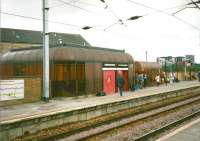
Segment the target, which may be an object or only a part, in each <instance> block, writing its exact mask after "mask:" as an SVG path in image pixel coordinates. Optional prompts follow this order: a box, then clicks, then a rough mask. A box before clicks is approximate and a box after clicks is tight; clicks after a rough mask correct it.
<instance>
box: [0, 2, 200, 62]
mask: <svg viewBox="0 0 200 141" xmlns="http://www.w3.org/2000/svg"><path fill="white" fill-rule="evenodd" d="M62 1H64V2H65V4H64V3H63V2H62ZM105 1H106V4H105V3H102V2H101V1H100V0H49V6H50V11H49V20H50V21H54V22H57V23H49V26H50V27H49V30H50V32H63V33H76V34H81V35H82V36H83V37H84V38H85V39H86V40H88V42H89V43H90V44H91V45H93V46H100V47H108V48H116V49H125V50H126V52H128V53H130V54H131V55H132V56H133V57H134V58H135V60H143V61H145V52H146V51H147V55H148V61H156V58H157V57H158V56H184V55H186V54H194V55H195V59H196V61H197V62H199V63H200V55H199V54H200V10H199V9H194V8H187V9H185V10H183V11H181V12H179V13H177V14H176V15H175V17H174V16H172V15H171V14H172V13H174V12H176V11H178V10H180V9H182V8H183V5H184V4H186V3H188V2H190V0H105ZM131 1H132V2H131ZM106 5H107V6H106ZM105 7H107V8H105ZM153 8H154V9H153ZM41 9H42V0H1V11H2V12H4V14H1V27H7V28H18V29H27V30H42V21H41V20H35V19H28V18H22V17H17V16H11V15H7V14H5V13H9V14H15V15H21V16H25V17H26V16H27V17H33V18H37V19H41V18H42V10H41ZM161 10H162V12H161ZM136 15H137V16H143V17H141V18H139V19H137V20H134V21H128V20H127V19H128V18H130V17H131V16H136ZM119 19H122V21H123V24H120V23H117V21H118V20H119ZM58 22H59V23H63V24H59V23H58ZM113 23H117V24H115V25H113V26H111V27H109V26H110V25H112V24H113ZM84 26H91V27H93V28H91V29H89V30H87V31H86V30H82V29H81V27H84ZM108 27H109V28H108Z"/></svg>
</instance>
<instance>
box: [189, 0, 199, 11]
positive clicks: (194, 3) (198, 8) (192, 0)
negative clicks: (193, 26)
mask: <svg viewBox="0 0 200 141" xmlns="http://www.w3.org/2000/svg"><path fill="white" fill-rule="evenodd" d="M191 2H192V4H194V5H195V6H196V8H198V9H200V7H199V6H198V4H196V2H194V1H193V0H191Z"/></svg>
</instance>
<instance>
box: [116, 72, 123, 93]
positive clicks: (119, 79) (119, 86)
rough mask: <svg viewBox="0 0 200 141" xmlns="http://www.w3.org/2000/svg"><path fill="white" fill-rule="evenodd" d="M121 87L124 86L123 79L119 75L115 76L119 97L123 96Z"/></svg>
mask: <svg viewBox="0 0 200 141" xmlns="http://www.w3.org/2000/svg"><path fill="white" fill-rule="evenodd" d="M123 85H124V82H123V78H122V76H121V75H119V74H118V75H117V86H118V88H119V92H120V96H123V94H122V93H123Z"/></svg>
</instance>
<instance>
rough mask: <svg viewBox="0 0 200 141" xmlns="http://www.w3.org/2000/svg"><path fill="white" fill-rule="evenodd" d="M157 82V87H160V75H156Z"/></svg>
mask: <svg viewBox="0 0 200 141" xmlns="http://www.w3.org/2000/svg"><path fill="white" fill-rule="evenodd" d="M155 80H156V84H157V86H159V85H160V75H159V74H157V75H156V77H155Z"/></svg>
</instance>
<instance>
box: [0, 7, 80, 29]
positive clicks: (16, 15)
mask: <svg viewBox="0 0 200 141" xmlns="http://www.w3.org/2000/svg"><path fill="white" fill-rule="evenodd" d="M0 13H2V14H4V15H9V16H15V17H20V18H25V19H31V20H37V21H42V19H41V18H35V17H30V16H24V15H20V14H14V13H9V12H3V11H0ZM48 22H49V23H55V24H61V25H66V26H71V27H77V28H80V26H78V25H73V24H68V23H62V22H57V21H51V20H48Z"/></svg>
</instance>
